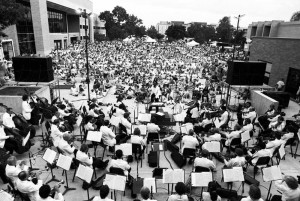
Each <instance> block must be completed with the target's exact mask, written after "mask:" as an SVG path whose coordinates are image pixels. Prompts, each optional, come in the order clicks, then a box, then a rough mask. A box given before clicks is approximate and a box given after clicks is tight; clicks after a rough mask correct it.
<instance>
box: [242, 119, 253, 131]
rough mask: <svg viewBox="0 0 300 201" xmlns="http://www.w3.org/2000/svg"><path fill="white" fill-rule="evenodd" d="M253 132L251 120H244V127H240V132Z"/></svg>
mask: <svg viewBox="0 0 300 201" xmlns="http://www.w3.org/2000/svg"><path fill="white" fill-rule="evenodd" d="M252 130H253V125H252V123H251V120H250V119H248V118H247V119H245V121H244V125H243V127H242V129H241V131H242V132H244V131H249V132H250V131H252Z"/></svg>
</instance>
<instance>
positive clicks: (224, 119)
mask: <svg viewBox="0 0 300 201" xmlns="http://www.w3.org/2000/svg"><path fill="white" fill-rule="evenodd" d="M228 118H229V113H228V111H227V110H226V107H225V106H221V117H220V118H219V120H220V128H223V127H225V126H226V123H228Z"/></svg>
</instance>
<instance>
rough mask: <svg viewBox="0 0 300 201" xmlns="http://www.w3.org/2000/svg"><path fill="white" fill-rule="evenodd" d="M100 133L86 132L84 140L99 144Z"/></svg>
mask: <svg viewBox="0 0 300 201" xmlns="http://www.w3.org/2000/svg"><path fill="white" fill-rule="evenodd" d="M101 138H102V132H100V131H88V134H87V137H86V140H89V141H93V142H101Z"/></svg>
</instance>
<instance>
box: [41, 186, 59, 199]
mask: <svg viewBox="0 0 300 201" xmlns="http://www.w3.org/2000/svg"><path fill="white" fill-rule="evenodd" d="M53 189H54V191H55V193H56V194H57V197H58V198H57V199H54V198H53V197H54V196H55V194H53V195H52V192H51V187H50V186H49V185H48V184H45V185H42V186H41V187H40V189H39V197H38V198H37V201H64V196H63V195H62V193H61V192H60V190H59V186H58V185H55V186H54V188H53ZM52 196H53V197H52Z"/></svg>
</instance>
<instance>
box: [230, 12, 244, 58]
mask: <svg viewBox="0 0 300 201" xmlns="http://www.w3.org/2000/svg"><path fill="white" fill-rule="evenodd" d="M244 16H245V15H239V16H237V17H234V18H236V19H237V20H238V21H237V25H236V34H235V38H234V43H233V53H232V60H234V59H235V56H234V55H235V44H236V37H237V35H238V32H239V25H240V19H241V18H242V17H244Z"/></svg>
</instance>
